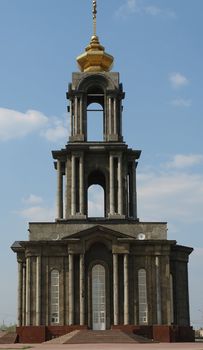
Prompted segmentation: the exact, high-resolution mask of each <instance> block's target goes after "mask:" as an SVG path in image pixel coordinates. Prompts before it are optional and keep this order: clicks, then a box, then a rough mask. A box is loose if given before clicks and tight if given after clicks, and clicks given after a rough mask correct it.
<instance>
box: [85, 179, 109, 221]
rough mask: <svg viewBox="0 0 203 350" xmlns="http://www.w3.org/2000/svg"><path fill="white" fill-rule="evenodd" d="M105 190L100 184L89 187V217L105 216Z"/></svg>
mask: <svg viewBox="0 0 203 350" xmlns="http://www.w3.org/2000/svg"><path fill="white" fill-rule="evenodd" d="M104 203H105V200H104V190H103V188H102V187H101V186H100V185H92V186H90V187H89V189H88V217H97V218H103V217H104V213H105V204H104Z"/></svg>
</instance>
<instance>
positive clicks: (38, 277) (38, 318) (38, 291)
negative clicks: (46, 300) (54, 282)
mask: <svg viewBox="0 0 203 350" xmlns="http://www.w3.org/2000/svg"><path fill="white" fill-rule="evenodd" d="M40 325H41V256H37V261H36V326H40Z"/></svg>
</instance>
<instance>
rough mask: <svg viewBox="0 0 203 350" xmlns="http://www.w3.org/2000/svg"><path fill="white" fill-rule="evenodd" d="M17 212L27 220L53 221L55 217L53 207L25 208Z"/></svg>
mask: <svg viewBox="0 0 203 350" xmlns="http://www.w3.org/2000/svg"><path fill="white" fill-rule="evenodd" d="M18 213H19V215H20V216H21V217H22V218H23V219H25V220H27V221H36V222H39V221H40V222H47V221H53V220H54V218H55V209H53V208H48V207H42V206H32V207H29V208H25V209H23V210H21V211H19V212H18Z"/></svg>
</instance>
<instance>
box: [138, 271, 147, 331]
mask: <svg viewBox="0 0 203 350" xmlns="http://www.w3.org/2000/svg"><path fill="white" fill-rule="evenodd" d="M138 293H139V324H147V323H148V306H147V279H146V271H145V270H144V269H140V270H139V271H138Z"/></svg>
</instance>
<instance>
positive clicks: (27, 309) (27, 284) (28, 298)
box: [26, 257, 31, 326]
mask: <svg viewBox="0 0 203 350" xmlns="http://www.w3.org/2000/svg"><path fill="white" fill-rule="evenodd" d="M30 283H31V275H30V257H27V258H26V326H30V321H31V318H30V316H31V315H30V296H31V295H30V294H31V293H30V292H31V290H30Z"/></svg>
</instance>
